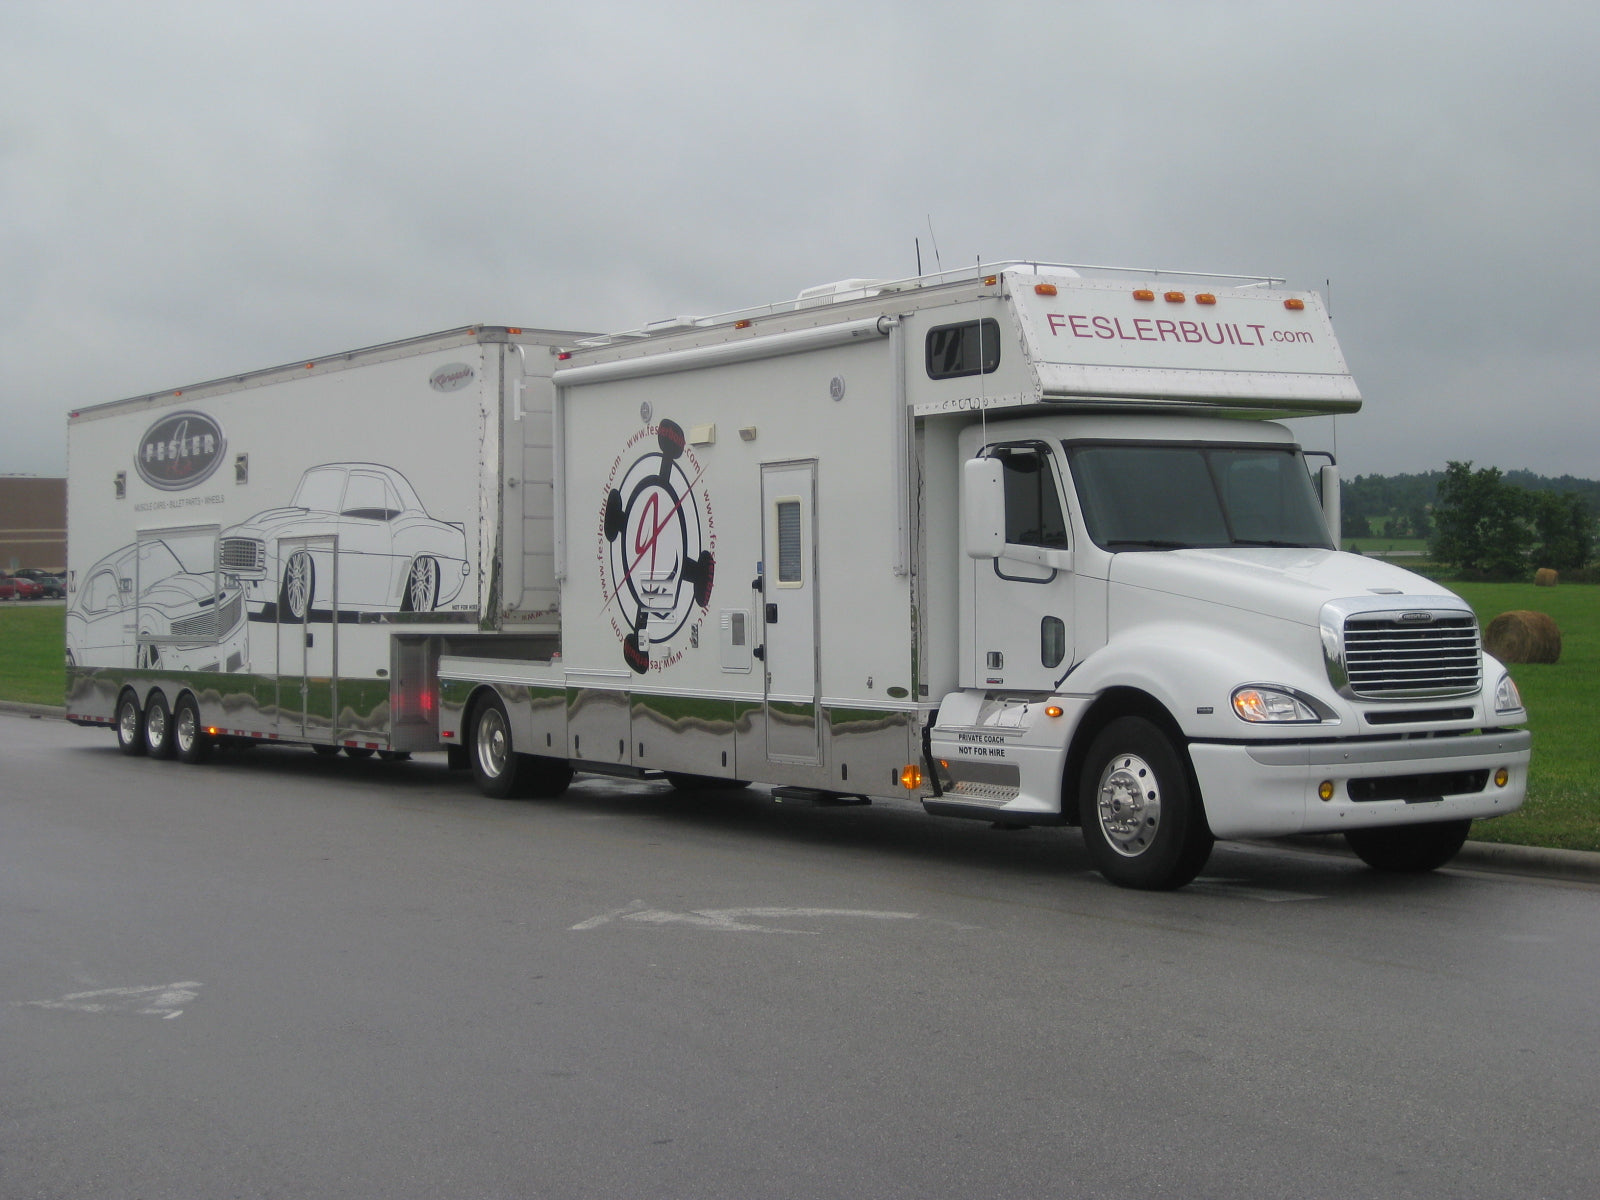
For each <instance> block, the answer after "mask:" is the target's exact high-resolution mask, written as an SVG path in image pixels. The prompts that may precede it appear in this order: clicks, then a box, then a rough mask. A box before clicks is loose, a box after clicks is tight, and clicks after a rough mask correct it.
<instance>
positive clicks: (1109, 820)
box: [1096, 754, 1161, 858]
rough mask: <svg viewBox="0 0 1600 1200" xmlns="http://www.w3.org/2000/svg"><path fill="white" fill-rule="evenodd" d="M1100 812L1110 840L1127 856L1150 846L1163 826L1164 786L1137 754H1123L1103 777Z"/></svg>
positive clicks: (1138, 853)
mask: <svg viewBox="0 0 1600 1200" xmlns="http://www.w3.org/2000/svg"><path fill="white" fill-rule="evenodd" d="M1096 811H1097V812H1098V815H1099V818H1100V831H1101V832H1102V833H1104V834H1105V838H1106V843H1107V844H1108V845H1109V846H1110V847H1111V848H1112V849H1113V850H1115V851H1116V852H1117V853H1118V854H1120V855H1122V856H1123V857H1124V858H1137V857H1138V856H1139V855H1141V854H1143V853H1144V852H1145V851H1146V850H1148V849H1149V848H1150V843H1151V841H1153V840H1154V838H1155V836H1156V830H1158V829H1159V828H1160V827H1161V785H1160V783H1159V782H1158V781H1157V780H1156V773H1155V771H1154V770H1153V769H1152V768H1151V766H1150V764H1149V763H1147V762H1146V761H1145V760H1144V759H1142V758H1140V757H1139V756H1138V755H1137V754H1119V755H1117V756H1116V757H1115V758H1113V759H1112V760H1111V762H1110V763H1109V764H1108V765H1107V766H1106V769H1105V771H1104V772H1103V773H1102V774H1101V776H1100V791H1099V795H1098V798H1097V804H1096Z"/></svg>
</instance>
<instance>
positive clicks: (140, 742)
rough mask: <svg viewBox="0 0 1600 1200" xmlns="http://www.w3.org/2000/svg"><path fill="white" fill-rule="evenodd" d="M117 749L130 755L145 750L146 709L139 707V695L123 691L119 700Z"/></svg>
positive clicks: (136, 754) (132, 755) (135, 754)
mask: <svg viewBox="0 0 1600 1200" xmlns="http://www.w3.org/2000/svg"><path fill="white" fill-rule="evenodd" d="M116 726H117V749H118V750H121V751H122V752H123V753H124V754H126V755H128V756H129V757H137V756H138V755H140V754H143V753H144V752H145V744H144V711H143V710H142V709H141V708H140V707H139V697H137V696H135V695H134V694H133V693H132V692H123V693H122V695H121V696H120V697H119V698H118V700H117V722H116Z"/></svg>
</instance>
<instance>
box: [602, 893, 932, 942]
mask: <svg viewBox="0 0 1600 1200" xmlns="http://www.w3.org/2000/svg"><path fill="white" fill-rule="evenodd" d="M919 916H921V914H920V913H910V912H885V911H880V910H877V909H866V908H697V909H692V910H691V911H689V912H669V911H667V910H666V909H661V908H650V907H648V906H646V905H645V903H644V901H642V900H635V901H634V902H633V903H632V904H628V905H624V906H623V907H622V908H618V909H613V910H612V911H611V912H608V913H601V914H600V915H599V916H597V917H590V918H589V919H588V920H587V921H579V922H578V923H577V924H576V925H574V926H572V928H573V929H574V930H581V929H598V928H599V927H600V926H601V925H605V924H608V923H610V922H612V921H632V922H635V923H637V924H640V925H692V926H694V927H696V928H698V929H715V930H718V931H720V932H723V933H799V934H804V935H806V936H808V937H815V936H816V935H817V931H816V930H814V929H781V928H777V927H775V926H771V925H762V924H760V923H759V921H772V920H783V919H785V918H815V917H850V918H861V919H866V920H871V921H914V920H916V919H917V918H918V917H919Z"/></svg>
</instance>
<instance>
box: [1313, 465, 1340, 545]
mask: <svg viewBox="0 0 1600 1200" xmlns="http://www.w3.org/2000/svg"><path fill="white" fill-rule="evenodd" d="M1317 483H1318V484H1319V485H1320V487H1319V490H1320V491H1321V492H1322V519H1323V520H1324V521H1326V522H1327V523H1328V533H1329V534H1330V535H1331V536H1332V538H1333V548H1334V549H1335V550H1337V549H1338V548H1339V547H1340V546H1341V545H1343V544H1344V543H1342V542H1341V541H1340V540H1339V539H1340V538H1341V537H1342V536H1343V534H1344V520H1343V518H1342V517H1341V515H1340V506H1339V500H1340V496H1339V468H1338V467H1337V466H1336V465H1335V464H1333V463H1329V464H1328V465H1327V466H1325V467H1323V468H1322V469H1321V470H1320V471H1318V472H1317Z"/></svg>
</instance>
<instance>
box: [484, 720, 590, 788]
mask: <svg viewBox="0 0 1600 1200" xmlns="http://www.w3.org/2000/svg"><path fill="white" fill-rule="evenodd" d="M470 761H471V765H472V778H473V779H474V780H475V781H476V782H477V785H478V790H479V791H481V792H482V793H483V794H484V795H485V796H493V797H495V798H496V799H500V800H505V799H511V798H517V799H550V798H552V797H555V796H559V795H561V793H562V792H564V791H566V790H567V785H568V784H570V783H571V782H572V767H571V766H570V765H568V764H567V763H566V762H565V761H563V760H562V759H559V758H545V757H543V756H540V755H533V754H519V753H518V752H517V748H516V745H515V744H514V742H513V740H512V734H511V722H510V721H509V720H508V719H507V717H506V708H505V705H504V704H502V703H501V701H500V698H499V697H498V696H492V695H491V696H485V697H484V698H483V699H482V700H480V701H479V702H478V703H477V705H476V706H475V707H474V708H473V710H472V753H471V755H470Z"/></svg>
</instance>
